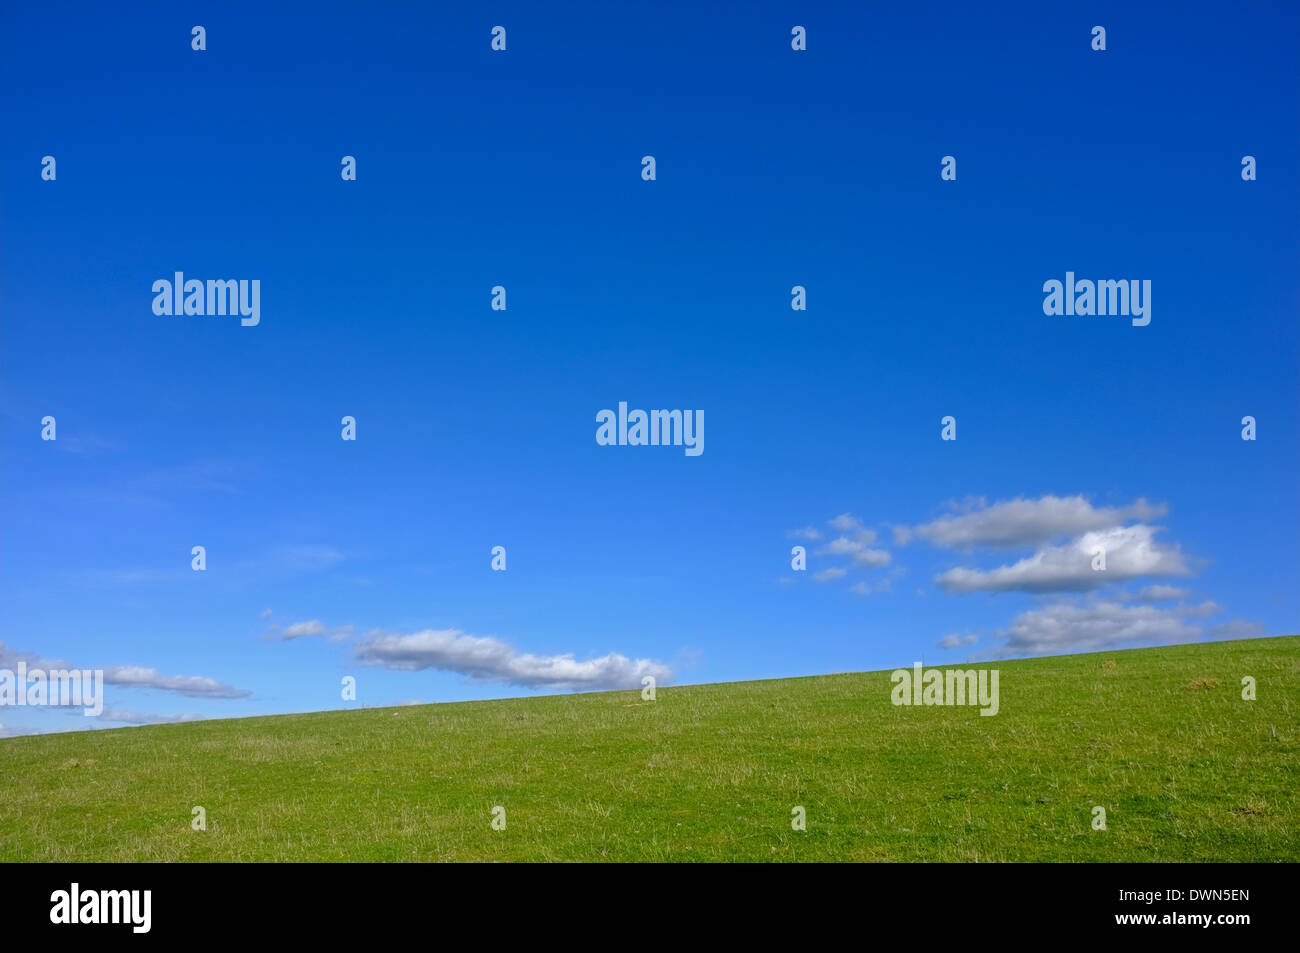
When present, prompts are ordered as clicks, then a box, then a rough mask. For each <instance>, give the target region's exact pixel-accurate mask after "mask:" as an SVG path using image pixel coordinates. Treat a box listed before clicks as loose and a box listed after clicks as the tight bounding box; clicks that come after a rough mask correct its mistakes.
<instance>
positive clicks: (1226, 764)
mask: <svg viewBox="0 0 1300 953" xmlns="http://www.w3.org/2000/svg"><path fill="white" fill-rule="evenodd" d="M979 667H990V668H998V669H999V670H1000V671H1001V677H1000V678H1001V681H1000V696H1001V698H1000V701H1001V711H1000V712H999V714H997V715H996V716H993V717H981V716H980V715H979V710H978V708H974V707H965V708H960V707H895V706H893V705H891V703H890V688H891V685H890V681H889V673H888V672H869V673H861V674H852V675H827V676H819V677H815V678H795V679H779V680H774V681H762V682H739V683H731V684H720V685H698V686H688V687H681V688H661V689H660V690H659V693H658V699H657V700H656V701H652V702H651V701H642V700H641V697H640V693H639V692H632V691H628V692H606V693H598V694H586V695H562V696H548V697H539V698H526V699H512V700H507V701H491V702H468V703H458V704H445V705H424V706H418V707H405V708H387V709H367V710H352V711H335V712H322V713H318V714H310V715H284V716H275V717H265V718H249V719H239V720H226V721H209V722H197V723H190V724H183V725H163V726H156V727H145V728H125V729H118V730H113V731H94V732H78V733H76V734H63V735H43V736H36V737H25V738H12V739H6V740H3V741H0V859H3V860H79V861H94V860H150V861H152V860H168V861H171V860H184V861H198V860H268V861H269V860H501V861H519V860H673V861H679V860H758V861H766V860H899V861H911V860H944V861H975V860H978V861H1009V860H1054V861H1075V860H1096V861H1117V860H1123V861H1136V860H1165V861H1168V860H1198V861H1202V860H1289V861H1295V860H1300V719H1298V718H1297V716H1298V715H1300V637H1294V636H1292V637H1287V638H1277V639H1253V640H1244V641H1237V642H1216V643H1202V644H1197V645H1184V646H1174V647H1169V648H1157V649H1143V650H1135V651H1123V652H1107V653H1104V654H1095V655H1076V656H1068V657H1059V658H1045V659H1032V660H1024V661H1009V662H1002V663H999V664H996V665H989V666H979ZM1245 675H1250V676H1253V677H1254V678H1255V679H1256V681H1257V683H1258V689H1257V691H1258V698H1257V700H1256V701H1253V702H1248V701H1243V700H1242V697H1241V693H1242V688H1241V680H1242V676H1245ZM196 805H201V806H202V807H204V808H205V809H206V812H207V830H206V831H194V830H192V829H191V809H192V808H193V807H194V806H196ZM498 805H500V806H502V807H504V808H505V812H506V815H505V816H506V828H505V830H493V829H492V827H491V823H490V822H491V820H492V810H493V808H494V807H495V806H498ZM796 805H800V806H803V807H804V808H805V809H806V811H807V830H806V831H803V832H800V831H795V830H792V828H791V810H792V808H793V807H795V806H796ZM1094 806H1102V807H1104V808H1105V809H1106V814H1107V827H1108V829H1107V830H1105V831H1094V830H1092V829H1091V824H1090V822H1091V820H1092V809H1093V807H1094Z"/></svg>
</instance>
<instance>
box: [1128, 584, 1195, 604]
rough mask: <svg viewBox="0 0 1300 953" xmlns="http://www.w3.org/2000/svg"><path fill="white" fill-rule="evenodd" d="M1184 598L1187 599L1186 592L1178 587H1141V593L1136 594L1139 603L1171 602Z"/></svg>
mask: <svg viewBox="0 0 1300 953" xmlns="http://www.w3.org/2000/svg"><path fill="white" fill-rule="evenodd" d="M1185 598H1187V590H1186V589H1180V588H1179V587H1178V586H1163V585H1155V586H1143V587H1142V591H1141V592H1139V593H1138V594H1137V600H1138V601H1139V602H1173V601H1174V600H1176V599H1185Z"/></svg>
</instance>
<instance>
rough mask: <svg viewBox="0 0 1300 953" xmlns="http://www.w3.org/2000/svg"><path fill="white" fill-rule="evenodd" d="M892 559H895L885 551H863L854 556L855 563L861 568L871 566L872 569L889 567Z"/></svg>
mask: <svg viewBox="0 0 1300 953" xmlns="http://www.w3.org/2000/svg"><path fill="white" fill-rule="evenodd" d="M892 559H893V557H892V556H890V555H889V552H888V551H887V550H884V549H863V550H859V551H858V552H856V553H854V554H853V561H854V562H855V563H857V564H858V565H859V566H869V567H870V568H872V569H879V568H880V567H881V566H888V565H889V563H890V561H891V560H892Z"/></svg>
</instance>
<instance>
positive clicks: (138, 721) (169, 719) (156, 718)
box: [99, 708, 203, 725]
mask: <svg viewBox="0 0 1300 953" xmlns="http://www.w3.org/2000/svg"><path fill="white" fill-rule="evenodd" d="M99 720H100V721H110V722H113V723H114V724H122V725H175V724H179V723H181V722H184V721H202V720H203V716H202V715H195V714H188V715H147V714H142V713H140V712H135V711H124V710H123V709H121V708H105V709H104V710H103V712H101V713H100V715H99Z"/></svg>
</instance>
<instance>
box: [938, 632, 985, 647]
mask: <svg viewBox="0 0 1300 953" xmlns="http://www.w3.org/2000/svg"><path fill="white" fill-rule="evenodd" d="M978 641H979V636H978V635H945V636H944V637H943V638H942V639H940V640H939V642H938V645H939V648H941V649H956V648H960V647H961V646H963V645H974V644H975V643H976V642H978Z"/></svg>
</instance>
